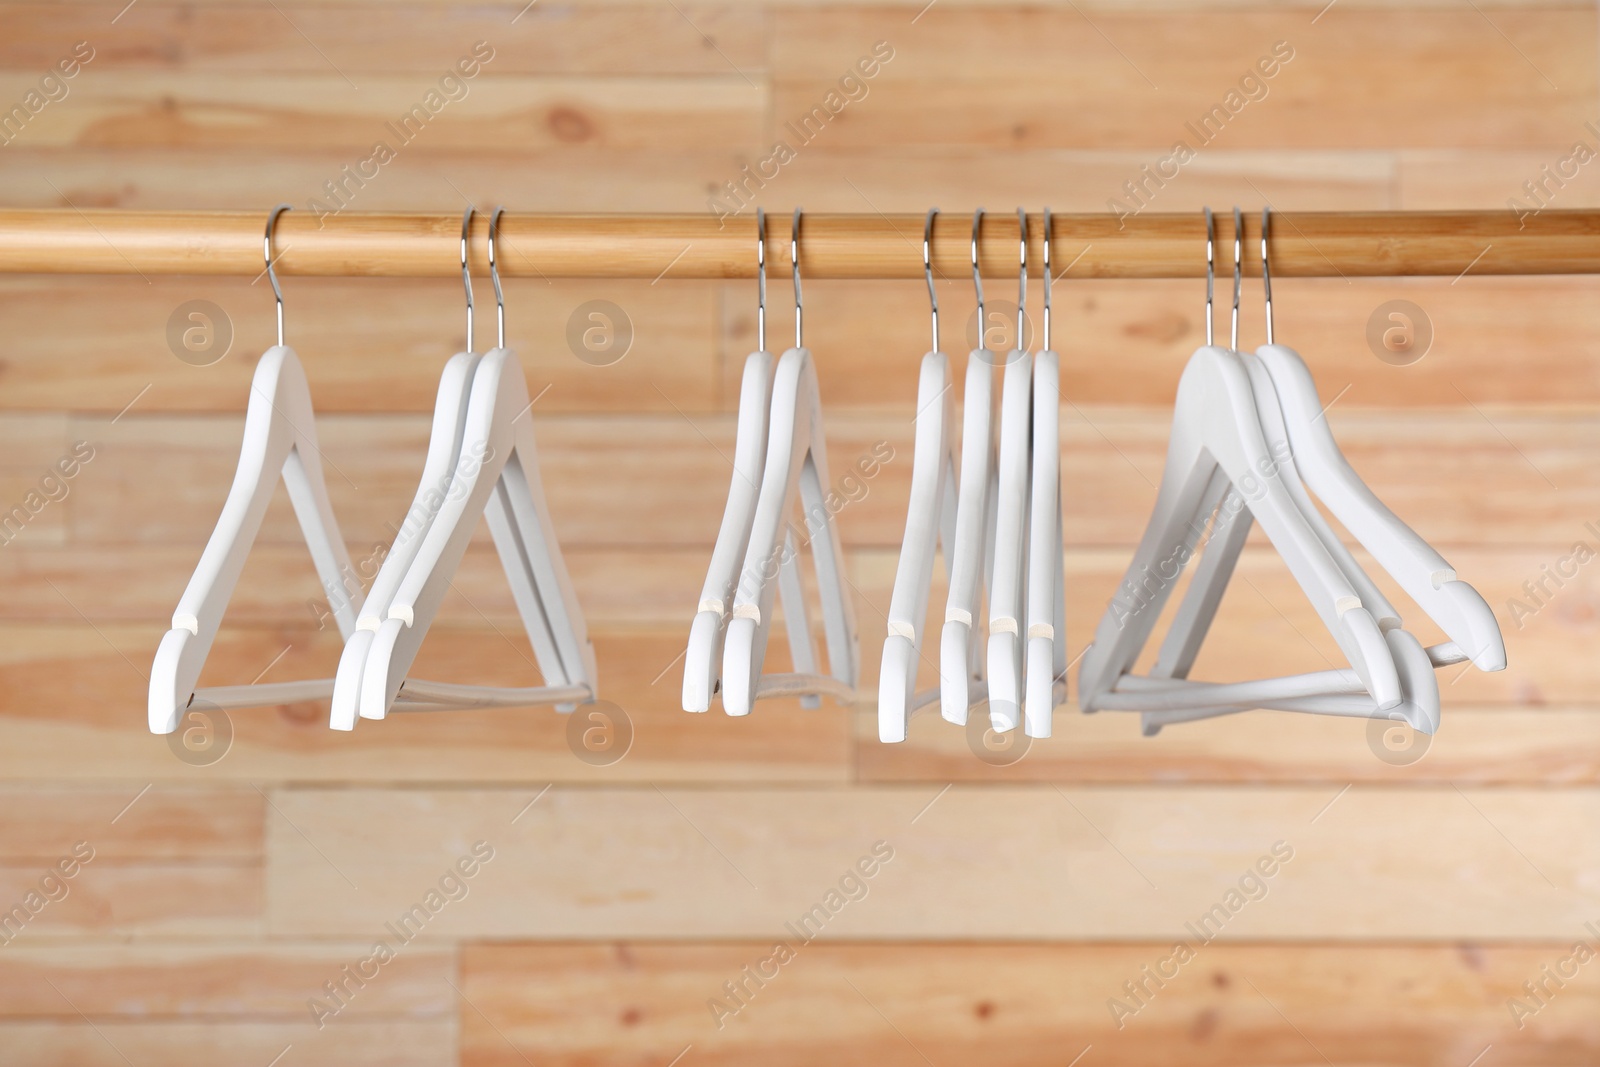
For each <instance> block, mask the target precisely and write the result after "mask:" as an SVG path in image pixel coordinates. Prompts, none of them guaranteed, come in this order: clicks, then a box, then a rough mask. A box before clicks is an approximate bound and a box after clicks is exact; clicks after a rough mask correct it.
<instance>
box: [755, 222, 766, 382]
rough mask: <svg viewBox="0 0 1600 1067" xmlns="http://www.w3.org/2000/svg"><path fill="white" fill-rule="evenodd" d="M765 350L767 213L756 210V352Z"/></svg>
mask: <svg viewBox="0 0 1600 1067" xmlns="http://www.w3.org/2000/svg"><path fill="white" fill-rule="evenodd" d="M766 350H767V213H766V211H765V210H764V209H762V208H759V207H758V208H756V351H758V352H765V351H766Z"/></svg>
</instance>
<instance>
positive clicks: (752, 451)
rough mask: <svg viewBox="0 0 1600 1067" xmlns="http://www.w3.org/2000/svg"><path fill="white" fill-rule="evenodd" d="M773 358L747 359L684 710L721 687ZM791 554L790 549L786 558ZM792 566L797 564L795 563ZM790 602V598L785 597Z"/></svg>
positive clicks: (705, 702)
mask: <svg viewBox="0 0 1600 1067" xmlns="http://www.w3.org/2000/svg"><path fill="white" fill-rule="evenodd" d="M773 364H774V359H773V356H772V354H771V353H770V352H752V353H750V355H749V356H747V357H746V358H745V361H744V375H743V377H742V378H741V380H740V386H739V416H738V425H737V427H736V429H735V433H734V441H733V475H732V480H731V482H730V484H729V486H728V502H727V504H726V505H725V506H724V508H723V511H722V524H721V526H719V527H718V529H717V540H716V543H715V545H714V546H713V547H712V550H711V564H710V566H709V568H708V569H707V571H706V580H705V584H704V585H702V586H701V587H700V602H699V605H698V607H697V608H696V611H695V617H694V621H693V623H692V624H691V625H690V628H689V643H688V646H687V649H686V651H685V652H684V657H683V709H684V710H685V711H708V710H709V709H710V707H711V697H712V694H714V693H715V692H716V691H717V688H718V680H719V669H718V668H719V666H720V661H721V659H722V636H723V628H724V626H725V625H726V623H727V618H728V612H729V611H730V610H731V608H732V606H733V596H734V590H735V589H736V588H737V586H738V584H739V565H740V564H741V563H743V562H744V556H745V549H746V548H747V547H748V545H749V541H750V524H751V522H752V521H754V519H755V510H756V499H757V497H758V496H759V494H760V491H761V472H762V468H763V467H764V466H765V463H766V455H767V416H768V409H769V408H770V407H771V404H772V374H773V369H774V366H773ZM788 555H789V553H788V551H787V546H786V551H785V556H786V557H787V556H788ZM791 569H792V563H791ZM784 603H785V605H787V604H788V601H787V600H785V601H784Z"/></svg>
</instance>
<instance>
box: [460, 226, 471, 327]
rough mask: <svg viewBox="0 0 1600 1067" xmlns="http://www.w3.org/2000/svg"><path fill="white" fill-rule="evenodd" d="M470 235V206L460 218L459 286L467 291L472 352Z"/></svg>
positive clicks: (468, 325)
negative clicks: (468, 257) (469, 265)
mask: <svg viewBox="0 0 1600 1067" xmlns="http://www.w3.org/2000/svg"><path fill="white" fill-rule="evenodd" d="M471 233H472V206H471V205H470V204H469V205H467V211H466V214H464V215H462V216H461V284H462V286H464V287H465V288H466V290H467V351H468V352H471V351H472V271H471V269H470V268H469V267H468V266H467V238H468V236H470V235H471Z"/></svg>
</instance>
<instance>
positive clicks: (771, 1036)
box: [462, 935, 1600, 1067]
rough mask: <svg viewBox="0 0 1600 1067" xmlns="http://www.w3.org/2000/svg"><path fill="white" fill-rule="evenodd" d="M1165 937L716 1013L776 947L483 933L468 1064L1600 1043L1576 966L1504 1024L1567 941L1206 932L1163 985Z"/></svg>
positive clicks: (1061, 1059)
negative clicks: (1148, 973) (1115, 1006)
mask: <svg viewBox="0 0 1600 1067" xmlns="http://www.w3.org/2000/svg"><path fill="white" fill-rule="evenodd" d="M780 936H781V935H780ZM791 943H793V942H792V941H791ZM1171 947H1172V946H1171V944H1170V943H1167V942H1152V943H1149V944H1137V945H1048V946H1047V945H987V944H986V945H938V946H933V945H896V946H886V945H871V946H855V945H828V944H820V945H810V946H802V947H800V948H799V950H798V955H797V956H796V957H795V958H794V959H793V960H791V961H790V962H789V963H787V964H785V965H784V966H783V967H781V968H780V969H778V970H777V973H776V977H773V978H771V980H770V981H768V982H766V983H764V984H763V985H762V986H760V987H759V988H758V987H757V985H756V982H755V981H750V980H748V979H745V981H746V983H747V988H748V989H749V990H750V991H751V992H750V995H749V1006H748V1007H746V1008H744V1009H743V1010H741V1011H740V1012H739V1013H738V1014H737V1015H736V1016H734V1017H731V1018H726V1019H724V1020H723V1025H722V1026H721V1027H720V1028H719V1027H718V1026H717V1025H716V1024H715V1023H714V1022H713V1017H712V1013H711V1011H710V1010H709V1008H708V1005H707V1002H708V1000H709V999H710V998H712V997H722V998H724V1002H725V1003H726V999H725V998H726V993H724V992H723V990H722V984H723V983H724V982H727V981H730V980H731V981H739V980H741V977H742V975H741V971H742V969H743V968H745V967H746V966H749V965H753V964H755V963H757V962H758V961H760V960H763V959H766V958H767V957H768V956H769V955H770V954H771V952H772V944H771V943H770V942H768V941H750V942H744V943H735V944H728V945H651V944H622V945H615V946H610V945H606V946H601V945H593V946H590V945H568V944H554V945H473V946H469V947H468V948H466V949H465V950H464V954H463V964H462V991H463V993H465V995H466V996H468V997H469V998H471V1000H472V1003H473V1004H474V1005H476V1006H477V1007H478V1008H479V1010H480V1011H481V1012H482V1013H483V1014H482V1015H479V1014H477V1013H475V1012H469V1013H463V1015H462V1063H463V1064H465V1065H468V1067H514V1065H516V1064H521V1063H522V1062H523V1058H524V1057H526V1058H530V1059H536V1060H537V1061H538V1062H540V1063H549V1064H573V1065H576V1064H585V1065H589V1064H597V1065H598V1064H625V1063H636V1062H640V1061H661V1062H665V1061H667V1060H669V1059H670V1058H671V1057H672V1056H673V1055H675V1054H676V1053H677V1052H679V1051H680V1050H682V1049H683V1048H684V1047H685V1046H692V1051H691V1052H690V1053H689V1055H691V1056H693V1057H695V1059H696V1061H703V1062H706V1063H748V1062H752V1061H760V1062H762V1063H768V1064H810V1063H819V1062H828V1063H838V1064H861V1065H874V1067H878V1065H885V1064H895V1065H899V1064H906V1065H919V1064H926V1063H928V1062H932V1063H958V1062H967V1063H971V1062H979V1061H981V1062H984V1063H996V1064H1031V1063H1067V1062H1069V1061H1070V1060H1071V1059H1072V1058H1073V1057H1074V1056H1077V1055H1080V1054H1083V1059H1084V1061H1086V1062H1097V1063H1106V1064H1118V1065H1137V1064H1148V1063H1157V1062H1165V1063H1184V1064H1196V1065H1207V1067H1213V1065H1214V1067H1222V1065H1225V1064H1226V1065H1241V1067H1245V1065H1248V1067H1271V1065H1277V1064H1284V1063H1322V1062H1324V1060H1326V1062H1328V1063H1332V1064H1339V1065H1341V1067H1343V1065H1346V1064H1351V1065H1353V1064H1365V1065H1371V1067H1401V1065H1407V1067H1409V1065H1417V1064H1426V1065H1429V1067H1448V1065H1449V1064H1456V1063H1466V1062H1469V1061H1470V1060H1471V1058H1472V1057H1473V1056H1475V1055H1478V1054H1480V1053H1481V1052H1483V1050H1484V1049H1485V1048H1486V1047H1489V1046H1493V1052H1491V1053H1490V1055H1495V1056H1499V1057H1503V1058H1505V1059H1506V1061H1507V1062H1519V1063H1534V1062H1537V1063H1543V1064H1551V1065H1557V1064H1560V1065H1573V1067H1576V1065H1579V1064H1586V1063H1589V1062H1592V1060H1593V1059H1594V1057H1595V1056H1596V1055H1597V1054H1600V1051H1597V1050H1600V1029H1597V1027H1596V1025H1595V1023H1594V1016H1595V1009H1596V998H1595V992H1594V989H1593V986H1592V984H1589V983H1584V982H1583V981H1582V980H1581V979H1580V980H1578V981H1577V982H1573V983H1571V984H1569V985H1568V986H1567V987H1566V988H1565V989H1563V990H1562V991H1561V992H1560V993H1558V994H1557V996H1556V998H1555V999H1554V1000H1553V1001H1552V1003H1551V1005H1550V1007H1549V1008H1547V1009H1546V1010H1544V1011H1542V1012H1541V1013H1540V1014H1539V1015H1538V1016H1537V1017H1536V1018H1534V1019H1531V1020H1529V1021H1528V1024H1527V1028H1526V1029H1525V1030H1522V1031H1521V1032H1518V1031H1516V1030H1515V1029H1513V1027H1512V1026H1511V1025H1510V1020H1509V1013H1508V1012H1507V1010H1506V1008H1505V1003H1506V1001H1507V1000H1508V998H1511V997H1525V996H1526V994H1525V993H1524V992H1523V991H1522V989H1521V983H1522V982H1524V981H1526V980H1527V979H1528V977H1529V976H1530V975H1536V974H1538V973H1539V969H1540V968H1541V967H1542V966H1544V965H1546V964H1548V963H1551V962H1552V961H1555V960H1559V959H1561V958H1563V957H1564V956H1565V955H1566V954H1567V953H1568V952H1569V951H1570V948H1571V946H1570V945H1569V944H1567V943H1565V942H1552V943H1549V944H1541V945H1520V944H1519V945H1508V946H1493V947H1480V946H1476V945H1467V946H1461V947H1454V946H1452V947H1426V946H1416V945H1406V944H1393V945H1374V946H1363V947H1359V948H1357V947H1349V946H1342V945H1298V946H1294V947H1292V948H1287V947H1282V946H1273V945H1210V946H1204V947H1201V948H1200V949H1199V951H1198V953H1197V954H1196V956H1195V958H1193V959H1192V960H1190V961H1189V962H1188V963H1186V964H1185V965H1183V966H1182V967H1181V968H1180V969H1179V970H1178V971H1177V972H1176V974H1177V976H1176V977H1175V978H1173V979H1172V980H1171V981H1169V982H1163V983H1162V987H1161V988H1159V989H1158V988H1157V987H1156V984H1155V982H1154V981H1149V980H1146V979H1144V978H1143V974H1142V973H1141V968H1143V967H1147V966H1149V967H1154V965H1155V964H1156V962H1157V961H1159V960H1160V959H1162V958H1163V957H1165V956H1167V955H1168V954H1169V953H1170V952H1171ZM768 970H769V973H770V971H771V968H770V967H769V968H768ZM1168 970H1169V973H1170V972H1171V966H1170V964H1169V965H1168ZM1141 980H1143V981H1146V982H1147V989H1149V990H1150V991H1151V992H1152V993H1153V996H1151V997H1150V998H1149V1000H1148V1006H1147V1007H1142V1008H1140V1009H1139V1010H1138V1012H1137V1014H1134V1015H1132V1016H1124V1017H1123V1018H1122V1019H1121V1021H1122V1023H1123V1025H1122V1027H1121V1028H1120V1029H1119V1028H1118V1026H1117V1025H1116V1022H1115V1021H1113V1018H1112V1015H1111V1012H1110V1011H1109V1010H1108V1008H1107V1002H1108V1001H1109V1000H1110V999H1111V998H1113V997H1119V996H1120V997H1121V998H1123V1000H1124V1002H1125V1003H1127V1004H1129V1005H1130V1006H1132V1005H1133V1003H1134V1002H1133V1001H1132V1000H1130V999H1128V998H1127V995H1126V994H1125V993H1123V992H1122V989H1121V987H1122V984H1123V983H1124V982H1128V981H1141ZM1157 980H1159V979H1157ZM852 987H853V988H852ZM821 1020H826V1025H825V1026H823V1025H819V1021H821ZM1085 1050H1087V1052H1085ZM1091 1057H1092V1060H1091ZM686 1058H687V1057H686Z"/></svg>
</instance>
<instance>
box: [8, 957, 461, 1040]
mask: <svg viewBox="0 0 1600 1067" xmlns="http://www.w3.org/2000/svg"><path fill="white" fill-rule="evenodd" d="M380 936H381V935H380ZM390 947H391V949H395V950H397V951H395V953H394V957H393V958H392V959H390V960H389V961H388V962H386V963H383V964H382V965H381V966H379V967H377V977H375V978H374V977H372V972H373V969H374V968H373V964H372V963H365V965H364V967H361V969H364V970H365V972H366V974H367V976H368V977H367V979H366V980H365V981H364V982H359V983H358V982H357V981H355V980H353V979H351V978H350V977H349V976H348V974H347V973H346V972H344V971H343V968H345V967H346V966H348V967H349V968H350V969H351V972H352V973H355V975H356V978H358V979H359V978H360V969H358V967H359V966H360V965H361V964H362V961H367V960H370V959H371V958H372V956H373V943H372V941H371V940H367V941H348V942H342V943H341V942H333V943H328V942H289V943H285V942H260V941H230V940H226V939H218V940H215V941H209V942H206V943H203V944H193V943H182V942H154V943H138V944H94V943H85V944H53V945H48V946H39V945H30V944H28V943H27V941H26V939H25V938H24V939H22V940H19V941H18V943H17V944H15V945H8V946H7V947H6V951H5V952H4V953H3V954H0V990H4V995H3V996H0V1019H7V1020H25V1019H36V1020H42V1019H55V1020H58V1021H60V1022H69V1023H71V1022H80V1021H81V1016H80V1014H79V1013H80V1012H81V1013H82V1015H87V1016H89V1017H91V1018H93V1019H96V1020H101V1021H116V1020H121V1021H126V1022H134V1021H138V1022H146V1023H148V1022H151V1021H156V1020H160V1021H165V1022H168V1023H171V1022H178V1021H182V1022H198V1021H201V1020H207V1019H209V1020H212V1021H214V1022H225V1021H230V1020H233V1021H237V1020H239V1019H242V1018H250V1019H254V1020H257V1021H264V1020H267V1019H273V1020H278V1021H282V1022H290V1023H295V1024H300V1023H303V1022H306V1021H308V1020H309V1019H310V1018H311V1012H310V1009H309V1008H308V1007H307V1004H306V1002H307V1001H308V1000H310V999H311V998H313V997H315V998H319V999H321V1000H322V1001H323V1003H324V1005H326V1006H327V1007H329V1008H334V1007H338V1008H339V1010H338V1012H337V1014H336V1015H335V1016H334V1017H333V1018H332V1019H331V1020H327V1021H326V1027H325V1028H324V1032H326V1029H327V1027H333V1028H337V1029H344V1028H345V1027H347V1026H351V1025H359V1024H361V1023H363V1021H365V1022H367V1024H369V1025H370V1024H371V1021H372V1020H373V1019H374V1018H376V1017H383V1016H389V1017H399V1018H405V1019H409V1020H412V1021H416V1020H420V1019H430V1018H431V1019H436V1020H440V1019H448V1018H452V1017H453V1016H454V1014H455V1010H456V995H455V992H454V991H453V990H452V989H451V988H450V986H449V985H448V984H447V981H446V980H447V979H450V978H452V977H453V974H454V972H455V969H456V961H455V953H454V951H452V950H450V949H441V948H438V947H434V946H428V945H400V944H398V943H397V939H394V938H391V939H390ZM327 982H334V983H336V985H337V984H338V983H340V982H343V983H344V985H343V988H344V990H345V991H346V993H348V994H349V996H348V997H347V998H346V1002H345V1003H344V1005H343V1006H342V1007H341V1006H339V1005H338V1004H336V1003H335V1002H334V1001H333V1000H332V999H331V997H330V996H329V994H328V993H327V991H326V990H325V988H324V983H327ZM52 987H54V988H52ZM69 1003H70V1006H69Z"/></svg>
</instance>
